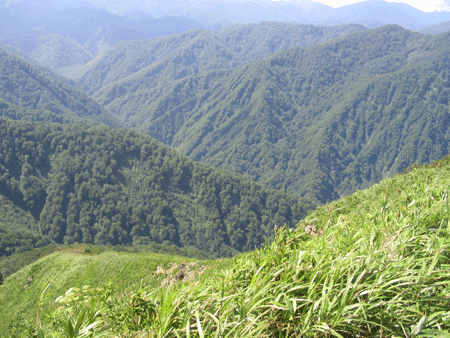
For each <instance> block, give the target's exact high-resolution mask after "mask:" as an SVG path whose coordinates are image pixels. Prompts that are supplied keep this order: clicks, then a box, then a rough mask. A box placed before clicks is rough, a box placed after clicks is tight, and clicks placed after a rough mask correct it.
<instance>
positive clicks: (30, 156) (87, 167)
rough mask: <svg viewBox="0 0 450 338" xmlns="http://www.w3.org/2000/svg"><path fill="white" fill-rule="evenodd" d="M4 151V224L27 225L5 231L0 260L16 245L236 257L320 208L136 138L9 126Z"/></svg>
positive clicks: (0, 138)
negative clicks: (143, 248)
mask: <svg viewBox="0 0 450 338" xmlns="http://www.w3.org/2000/svg"><path fill="white" fill-rule="evenodd" d="M0 144H1V146H0V147H1V152H0V196H2V198H3V199H5V200H6V202H5V209H6V211H5V213H6V214H5V215H8V214H7V213H12V214H18V215H22V216H21V217H22V219H26V220H29V221H28V223H25V222H24V221H21V223H22V225H21V227H20V228H16V227H13V226H6V229H7V230H8V231H6V232H5V234H4V235H2V238H7V239H8V243H12V244H11V245H10V246H7V245H6V244H5V245H4V246H5V248H7V249H3V250H4V251H3V252H2V253H1V254H2V255H5V254H10V253H13V252H15V251H17V248H16V245H15V244H14V240H15V241H16V242H18V243H19V245H22V246H23V245H25V244H20V243H22V242H26V243H30V248H31V247H33V245H34V244H35V243H36V245H42V244H46V243H48V241H54V242H56V243H65V244H71V243H94V244H99V245H105V244H113V245H118V244H121V245H132V244H133V245H148V244H151V243H153V242H155V243H159V244H162V245H169V244H176V245H177V246H183V247H187V246H190V247H196V248H198V249H200V250H201V251H203V252H205V253H208V254H213V255H216V256H230V255H234V254H236V253H237V252H238V251H244V250H251V249H253V248H255V247H258V246H259V245H260V244H261V243H263V242H264V240H265V238H266V237H270V236H271V235H272V229H273V227H274V225H275V224H279V225H282V224H288V225H294V224H295V223H296V222H298V220H300V219H301V218H302V217H304V216H305V215H306V212H307V210H309V209H312V208H313V204H311V203H310V202H309V201H307V200H303V199H299V198H297V197H294V196H292V195H288V194H283V193H280V192H276V191H273V190H270V189H267V188H264V187H262V186H260V185H258V184H256V183H254V182H252V181H249V180H245V179H243V178H242V177H240V176H237V175H233V174H229V173H227V172H224V171H219V170H216V169H213V168H209V167H205V166H204V165H201V164H198V163H195V162H193V161H191V160H188V159H187V158H185V157H183V156H180V155H179V154H178V153H177V152H176V151H175V150H172V149H170V148H167V147H165V146H162V145H161V144H159V143H158V142H157V141H155V140H154V139H152V138H150V137H149V136H146V135H144V134H141V133H138V132H135V131H131V130H125V129H114V128H110V127H91V128H89V127H87V126H84V125H55V124H48V123H45V124H44V123H37V122H19V121H12V120H8V119H4V118H2V119H0ZM15 210H16V211H15ZM0 215H3V214H2V213H0ZM6 224H8V223H6ZM18 229H26V231H28V232H25V230H23V231H22V232H20V233H19V232H18V231H19V230H18ZM28 233H29V234H28ZM11 236H12V237H13V239H9V238H10V237H11ZM33 236H34V237H33ZM2 241H3V239H2Z"/></svg>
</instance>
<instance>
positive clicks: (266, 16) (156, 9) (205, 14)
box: [89, 0, 450, 30]
mask: <svg viewBox="0 0 450 338" xmlns="http://www.w3.org/2000/svg"><path fill="white" fill-rule="evenodd" d="M89 2H90V3H92V4H95V5H96V6H99V7H102V8H105V9H107V10H110V11H112V12H116V13H126V12H127V11H129V10H131V9H140V10H143V11H145V12H147V13H149V14H151V15H154V16H156V17H159V16H163V15H182V16H186V17H190V18H193V19H196V20H197V21H199V22H200V23H202V24H203V25H214V24H215V25H229V24H235V23H257V22H262V21H285V22H298V23H303V24H321V25H340V24H348V23H357V24H362V25H364V26H366V27H368V28H375V27H379V26H383V25H387V24H398V25H401V26H402V27H404V28H407V29H411V30H417V29H421V28H424V27H426V26H430V25H433V24H437V23H440V22H443V21H446V20H449V19H450V13H449V12H431V13H425V12H422V11H420V10H418V9H416V8H414V7H412V6H410V5H407V4H404V3H395V2H386V1H383V0H368V1H361V2H358V3H355V4H352V5H347V6H342V7H339V8H332V7H330V6H326V5H323V4H321V3H319V2H315V1H272V0H259V1H255V0H240V1H224V0H221V1H207V0H197V1H189V0H182V1H164V2H149V1H144V0H137V1H133V2H132V3H130V2H125V1H114V2H110V1H107V0H89Z"/></svg>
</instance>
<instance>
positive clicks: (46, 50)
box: [0, 0, 450, 78]
mask: <svg viewBox="0 0 450 338" xmlns="http://www.w3.org/2000/svg"><path fill="white" fill-rule="evenodd" d="M264 21H277V22H290V23H301V24H314V25H322V26H330V25H343V24H359V25H363V26H365V27H367V28H376V27H380V26H383V25H386V24H398V25H400V26H402V27H404V28H407V29H411V30H420V29H425V31H424V32H426V29H427V27H430V26H434V25H440V24H442V23H444V22H446V21H450V12H446V11H441V12H437V11H435V12H429V13H426V12H422V11H420V10H418V9H416V8H414V7H412V6H409V5H406V4H402V3H391V2H385V1H380V0H376V1H374V0H371V1H363V2H360V3H356V4H352V5H348V6H343V7H340V8H332V7H329V6H326V5H323V4H320V3H319V2H314V1H301V2H293V1H292V2H291V1H271V0H264V1H237V2H236V1H219V2H217V1H213V2H211V1H176V2H170V1H169V2H162V3H156V2H155V3H150V2H147V1H133V2H128V1H127V2H118V1H114V2H110V1H103V0H89V1H88V0H86V1H81V0H71V1H56V0H41V1H31V0H18V1H9V0H2V1H0V43H4V44H7V45H10V46H14V47H16V48H18V49H19V50H21V51H22V52H25V53H26V54H28V55H30V56H31V57H33V58H34V59H36V60H38V61H39V62H40V63H41V64H43V65H45V66H47V67H50V68H52V69H54V70H57V71H58V72H59V73H60V74H62V75H65V76H69V77H75V78H76V77H77V76H79V75H80V72H81V73H83V72H84V71H85V70H84V68H83V66H85V65H87V64H89V62H90V61H91V60H93V59H94V58H95V57H97V56H98V55H100V54H102V53H103V52H105V51H107V50H108V49H109V48H111V47H112V46H114V45H115V44H116V43H118V42H120V41H127V40H135V39H145V38H154V37H160V36H167V35H173V34H178V33H183V32H187V31H189V30H191V29H196V28H197V29H199V28H203V29H213V30H214V29H220V28H224V27H227V26H230V25H232V24H246V23H260V22H264ZM445 27H446V26H442V25H441V26H440V27H439V28H437V29H438V32H442V31H444V30H446V29H447V28H445ZM430 32H433V31H430Z"/></svg>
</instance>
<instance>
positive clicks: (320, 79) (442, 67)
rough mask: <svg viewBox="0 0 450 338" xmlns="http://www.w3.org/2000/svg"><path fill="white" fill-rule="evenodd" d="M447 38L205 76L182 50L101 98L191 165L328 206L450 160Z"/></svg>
mask: <svg viewBox="0 0 450 338" xmlns="http://www.w3.org/2000/svg"><path fill="white" fill-rule="evenodd" d="M268 27H270V24H268ZM192 34H194V33H192ZM449 38H450V33H443V34H440V35H437V36H429V35H422V34H419V33H414V32H411V31H408V30H405V29H403V28H401V27H399V26H395V25H392V26H385V27H381V28H378V29H374V30H363V31H359V32H355V33H353V34H349V35H344V36H341V37H338V38H335V39H331V40H328V41H324V42H322V43H318V44H314V45H312V46H303V47H294V48H288V49H286V50H282V51H280V52H277V53H275V54H274V55H273V56H269V57H267V58H265V59H262V60H259V61H254V62H250V63H249V64H247V65H245V66H237V67H234V68H226V69H204V70H203V71H200V70H198V69H199V68H198V67H200V66H199V65H200V63H199V59H196V57H195V55H196V54H195V49H192V51H191V52H189V53H188V52H187V51H186V49H181V50H180V52H179V53H181V51H183V53H185V54H182V55H184V58H181V59H177V57H178V54H177V53H178V52H177V53H175V54H174V55H172V56H171V58H172V59H170V58H169V59H168V58H166V59H163V60H162V61H158V62H156V64H155V65H153V66H152V65H151V66H149V67H148V68H143V69H141V70H139V71H137V72H135V73H132V74H131V75H128V76H127V77H124V78H123V79H121V80H118V81H115V82H112V83H110V84H108V85H106V86H104V87H102V88H101V89H100V90H98V91H97V92H96V93H95V94H94V97H95V98H96V99H97V100H98V101H99V102H101V103H102V104H104V105H105V107H107V108H108V109H109V110H111V111H112V112H113V113H116V114H118V115H119V116H120V117H121V119H122V121H123V122H124V123H125V124H126V125H128V126H131V127H135V128H138V129H139V130H141V131H143V132H146V133H148V134H150V135H151V136H153V137H155V138H157V139H158V140H160V141H162V142H164V143H165V144H168V145H170V146H172V147H174V148H176V149H178V150H179V151H180V152H182V153H183V154H186V155H188V156H190V157H191V158H192V159H194V160H198V161H201V162H204V163H207V164H210V165H213V166H215V167H219V168H223V169H227V170H230V171H235V172H238V173H241V174H246V175H248V176H249V177H251V178H252V179H254V180H255V181H257V182H260V183H263V184H266V185H268V186H271V187H274V188H276V189H280V190H284V191H287V192H290V193H294V194H300V195H303V196H309V197H310V198H318V199H319V200H321V201H323V202H325V201H330V200H333V199H336V198H338V197H339V196H344V195H347V194H350V193H352V192H353V191H355V190H357V189H362V188H366V187H369V186H370V185H372V184H374V183H376V182H378V181H379V180H380V179H382V178H384V177H387V176H389V175H392V174H394V173H396V172H400V171H402V170H403V169H405V168H407V167H409V166H410V165H411V164H413V163H415V162H419V163H423V162H429V161H432V160H436V159H439V158H441V157H442V156H444V155H446V154H447V153H448V136H447V135H448V127H449V126H448V122H447V121H449V117H448V114H449V102H448V100H447V99H446V97H448V90H449V89H450V87H449V83H448V71H447V70H448V67H449V65H448V54H449V48H450V47H449V46H450V44H449ZM270 39H271V38H268V41H271V40H270ZM192 46H195V44H193V45H192ZM230 46H232V44H231V45H230ZM122 47H125V44H124V45H122ZM122 47H121V48H122ZM142 48H145V47H144V46H143V47H142ZM230 49H231V47H230ZM117 50H119V47H118V49H117ZM125 51H126V49H123V53H124V52H125ZM123 53H122V54H120V55H124V54H123ZM113 55H118V54H117V53H112V54H111V55H110V56H111V57H112V56H113ZM180 55H181V54H180ZM175 56H176V57H175ZM127 59H128V57H124V58H123V60H124V64H125V65H126V64H128V61H127ZM132 59H133V58H132ZM106 60H107V59H106V58H105V59H104V60H103V61H105V62H104V63H102V62H103V61H102V62H101V63H100V64H99V65H97V66H96V67H98V69H100V68H101V67H103V66H105V68H104V69H105V71H106V73H105V76H106V77H105V79H107V78H108V76H109V75H108V74H109V73H108V69H109V68H108V64H110V63H108V62H106ZM176 60H178V61H176ZM208 60H210V63H211V64H220V62H216V63H215V62H214V61H211V59H208ZM213 60H216V59H214V58H213ZM217 60H220V59H217ZM119 67H120V64H119V65H118V66H115V67H114V68H112V69H120V68H119ZM183 67H184V68H183ZM125 69H128V71H131V69H130V68H129V67H128V68H124V69H123V71H124V72H125V73H124V74H127V73H126V71H125ZM197 71H198V74H196V72H197ZM88 74H89V73H88ZM88 74H86V77H85V79H88ZM119 74H120V72H119ZM183 74H184V75H183ZM93 75H97V76H96V77H95V76H93ZM92 76H93V78H96V79H101V78H102V74H101V73H100V72H99V71H93V73H92ZM98 81H99V80H97V83H99V82H98ZM108 81H109V80H107V82H108ZM86 84H87V83H86Z"/></svg>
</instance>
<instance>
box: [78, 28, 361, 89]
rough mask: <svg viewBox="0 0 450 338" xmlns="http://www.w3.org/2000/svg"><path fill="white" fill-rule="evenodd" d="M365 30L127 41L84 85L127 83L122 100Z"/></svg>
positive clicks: (203, 33)
mask: <svg viewBox="0 0 450 338" xmlns="http://www.w3.org/2000/svg"><path fill="white" fill-rule="evenodd" d="M360 30H365V28H364V27H362V26H360V25H342V26H332V27H316V26H312V25H301V24H289V23H279V22H264V23H260V24H247V25H233V26H229V27H226V28H223V29H221V30H217V31H207V30H194V31H189V32H186V33H184V34H179V35H174V36H168V37H161V38H156V39H147V40H139V41H123V42H121V43H119V44H117V45H116V46H115V47H113V48H112V49H111V50H110V51H108V52H107V53H105V54H103V55H102V56H101V57H99V58H98V59H96V60H95V61H94V62H92V63H91V64H90V66H89V67H90V69H89V71H88V72H87V73H86V74H85V75H84V76H83V77H81V78H80V79H79V82H80V83H81V84H82V85H84V86H87V87H89V88H90V90H91V91H90V93H95V92H96V91H98V90H99V89H101V88H102V87H104V86H106V85H107V84H110V83H114V82H116V81H118V80H123V81H120V82H119V83H117V84H116V86H119V85H120V86H121V88H123V89H122V90H121V91H120V94H118V96H123V95H124V94H126V93H128V92H129V91H130V89H127V87H130V86H131V87H132V88H135V87H136V86H137V85H143V86H147V87H153V86H155V83H154V82H155V79H156V78H157V79H158V82H164V84H166V85H167V83H173V82H174V81H176V80H178V79H181V78H185V77H187V76H189V75H197V74H199V73H202V72H204V71H207V70H213V69H228V68H233V67H237V66H242V65H244V64H248V63H249V62H252V61H255V60H259V59H263V58H265V57H267V56H270V55H272V54H273V53H275V52H277V51H281V50H284V49H287V48H290V47H293V46H301V45H311V44H315V43H318V42H321V41H324V40H329V39H332V38H335V37H337V36H340V35H346V34H350V33H353V32H357V31H360ZM128 77H130V78H129V79H128ZM97 96H99V95H97Z"/></svg>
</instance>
